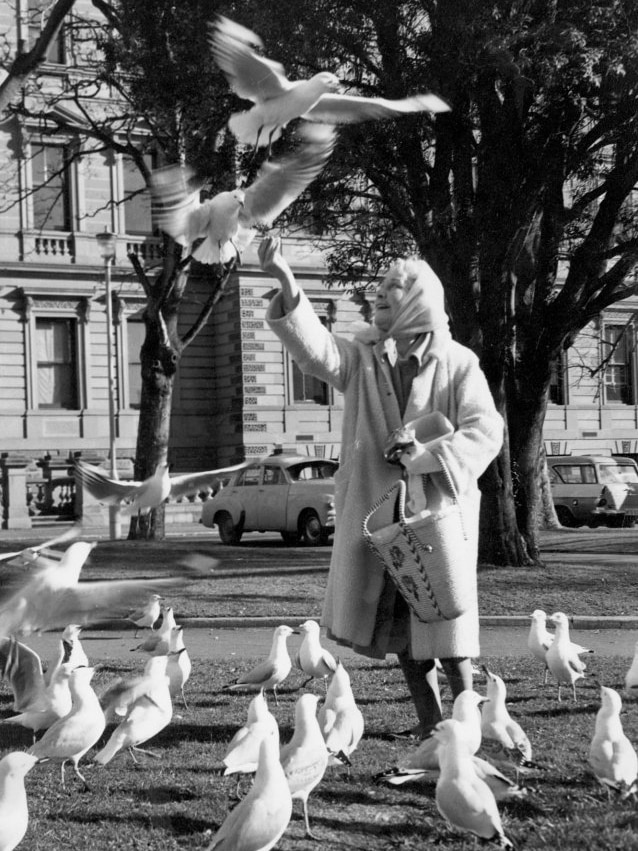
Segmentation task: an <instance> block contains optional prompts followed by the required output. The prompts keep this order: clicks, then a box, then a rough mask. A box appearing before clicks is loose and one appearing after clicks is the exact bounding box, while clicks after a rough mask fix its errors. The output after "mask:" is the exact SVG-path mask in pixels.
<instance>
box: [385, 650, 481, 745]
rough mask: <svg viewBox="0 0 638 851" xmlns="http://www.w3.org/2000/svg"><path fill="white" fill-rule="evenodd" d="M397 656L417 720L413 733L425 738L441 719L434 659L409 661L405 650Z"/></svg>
mask: <svg viewBox="0 0 638 851" xmlns="http://www.w3.org/2000/svg"><path fill="white" fill-rule="evenodd" d="M397 656H398V659H399V665H400V666H401V670H402V671H403V676H404V677H405V681H406V683H407V686H408V690H409V692H410V695H411V697H412V701H413V703H414V706H415V708H416V714H417V718H418V719H419V724H418V727H417V728H416V729H415V730H414V731H413V732H414V733H415V734H417V735H419V736H421V737H424V736H427V735H428V734H429V733H430V731H431V730H433V729H434V727H436V725H437V724H438V723H439V721H440V720H441V719H442V714H441V698H440V696H439V681H438V678H437V672H436V666H435V664H434V659H423V660H416V659H411V658H410V657H409V655H408V651H407V650H403V651H402V652H401V653H398V654H397ZM470 673H471V668H470Z"/></svg>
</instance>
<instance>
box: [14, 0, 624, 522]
mask: <svg viewBox="0 0 638 851" xmlns="http://www.w3.org/2000/svg"><path fill="white" fill-rule="evenodd" d="M85 7H86V8H87V9H89V8H92V7H91V4H90V3H88V2H87V0H78V3H77V8H78V9H80V8H82V9H84V8H85ZM47 8H48V5H47V3H46V2H44V0H18V2H17V3H15V4H14V3H11V4H9V3H8V2H5V0H0V28H1V29H2V31H3V32H4V33H5V34H6V38H7V41H8V42H9V43H11V42H13V43H14V44H16V45H17V44H18V43H19V42H22V43H23V44H25V45H26V46H27V47H28V46H31V45H32V44H33V43H34V41H35V39H37V37H38V35H39V33H40V31H41V26H42V23H43V21H44V19H45V16H46V13H47ZM68 60H69V42H68V39H67V36H66V35H65V31H64V29H63V30H61V31H60V34H59V36H58V38H57V39H56V40H55V41H54V42H53V43H52V44H51V46H50V49H49V54H48V56H47V62H46V63H45V65H44V69H43V70H44V72H45V75H44V79H45V80H46V81H48V82H47V85H50V87H51V90H52V91H54V90H55V85H56V79H60V78H61V76H62V75H65V74H67V73H69V62H68ZM73 68H74V71H73V72H74V73H78V74H79V73H81V70H78V67H77V63H76V64H75V65H74V66H73ZM56 110H57V111H58V113H59V115H60V117H61V118H63V119H64V123H65V126H66V127H73V126H75V127H76V128H77V133H73V132H69V131H67V132H66V133H65V134H60V133H59V132H55V120H54V118H55V113H56ZM69 110H70V107H67V106H64V105H63V104H59V105H57V106H54V107H52V120H51V121H49V122H48V124H46V125H42V124H38V125H37V126H36V124H35V123H32V124H30V123H29V122H28V121H24V120H18V119H17V118H15V117H11V116H9V117H6V118H5V119H4V120H3V121H2V122H0V169H1V174H2V179H1V180H0V471H1V473H2V475H1V477H0V486H1V488H2V490H1V508H2V510H1V517H2V525H3V527H4V528H7V527H25V528H26V527H28V526H29V525H31V523H32V522H35V521H37V520H38V519H50V518H57V517H67V516H69V517H70V516H72V515H73V512H74V504H75V496H74V488H73V481H72V478H71V476H70V472H71V465H72V463H73V459H74V458H75V457H77V456H78V455H80V456H81V457H83V458H85V459H87V460H90V461H94V462H98V463H99V462H104V461H105V460H106V458H107V456H108V452H109V444H110V440H111V419H110V416H109V400H110V399H112V400H113V403H114V413H113V416H114V424H113V428H114V433H115V443H116V452H117V461H118V470H119V471H120V474H121V475H122V476H124V477H126V476H130V475H131V473H132V466H133V459H134V453H135V444H136V436H137V423H138V416H139V401H140V388H141V379H140V357H139V351H140V346H141V343H142V340H143V335H144V324H143V321H142V313H143V310H144V306H145V296H144V293H143V291H142V289H141V287H140V285H139V283H138V282H137V279H136V277H135V274H134V271H133V268H132V266H131V263H130V260H129V255H135V257H137V258H138V259H139V260H140V261H141V262H142V263H143V264H144V265H145V266H146V267H147V268H153V266H157V264H159V262H160V259H161V258H160V240H159V239H158V237H157V235H156V233H155V232H154V226H153V221H152V218H151V210H150V203H149V198H148V195H147V193H145V192H144V191H143V189H144V185H143V181H142V179H141V177H140V174H139V172H138V170H137V169H136V168H135V167H134V165H133V163H132V162H131V161H130V160H128V159H127V158H126V157H125V156H122V155H121V154H118V153H114V152H112V151H110V150H104V149H103V148H102V147H101V146H100V145H97V144H96V145H95V147H94V149H91V148H90V146H89V147H86V146H85V145H83V155H82V156H81V157H80V158H75V157H72V156H71V155H70V154H71V152H72V151H73V150H74V146H75V145H77V140H78V138H80V137H81V135H82V115H81V113H80V112H79V111H77V110H76V111H73V110H71V111H69ZM149 164H150V161H149ZM105 230H106V231H109V232H112V233H114V234H115V235H116V237H117V243H116V253H115V260H114V263H113V265H112V267H109V270H110V274H111V287H112V292H113V321H112V328H110V327H109V324H108V322H107V311H106V295H105V289H106V284H105V280H106V271H107V270H106V267H105V265H104V261H103V260H102V259H101V257H100V254H99V250H98V245H97V240H96V237H97V235H98V234H99V233H101V232H103V231H105ZM284 251H285V254H286V256H287V258H288V259H289V261H290V262H291V265H292V266H293V268H294V270H295V272H296V274H297V275H298V277H299V280H300V283H301V284H302V286H303V287H304V289H305V290H306V292H307V293H308V295H309V297H310V298H311V300H312V301H313V302H314V304H315V307H316V309H317V311H318V313H319V315H320V317H321V320H322V322H323V323H324V324H325V325H326V326H327V327H329V328H330V329H331V330H332V331H334V332H335V333H337V334H345V335H347V334H348V333H349V332H350V327H351V323H352V321H353V320H355V319H360V318H361V315H360V308H359V306H358V305H357V304H356V303H355V302H353V300H352V299H351V298H350V296H349V295H348V294H347V293H344V292H340V291H335V290H329V289H328V288H327V287H326V286H325V284H324V278H325V266H324V261H323V258H322V255H321V253H320V252H319V251H318V250H316V249H315V248H313V247H312V244H311V242H310V241H307V240H304V239H303V238H301V237H293V236H288V237H285V238H284ZM272 284H273V282H272V280H270V279H268V278H266V277H265V276H264V275H263V274H262V273H261V271H260V269H259V266H258V263H257V258H256V252H255V248H254V247H251V248H250V249H249V250H248V251H247V253H246V255H245V256H244V257H243V258H242V264H241V266H240V267H239V270H238V272H237V274H236V275H235V278H234V281H233V283H232V285H231V286H230V287H229V289H228V292H227V294H226V295H225V297H224V298H223V299H222V300H221V302H219V304H218V305H217V307H216V309H215V312H214V315H213V317H212V318H211V320H210V321H209V323H208V325H207V326H206V327H205V328H204V330H203V331H202V332H201V333H200V334H199V335H198V337H197V338H196V339H195V340H194V342H193V343H192V344H191V345H190V346H189V347H188V348H187V349H186V350H185V352H184V355H183V357H182V360H181V363H180V368H179V372H178V376H177V379H176V382H175V388H174V396H173V411H172V420H171V437H170V446H169V462H171V464H172V466H173V469H174V470H175V471H176V472H186V471H190V470H205V469H211V468H214V467H217V466H222V465H226V464H229V463H234V462H236V461H239V460H243V459H244V458H248V457H258V456H261V455H264V454H267V453H269V452H270V451H272V449H273V447H274V446H276V445H281V446H282V447H283V448H285V449H286V450H295V451H298V452H301V453H303V454H311V455H319V456H322V457H330V458H338V456H339V450H340V446H339V438H340V432H341V419H342V397H341V395H340V394H339V393H337V392H335V391H334V390H333V389H332V388H330V387H327V386H326V385H324V384H322V383H321V382H319V381H317V380H315V379H313V378H311V377H309V376H304V375H302V374H301V372H300V371H299V369H298V368H297V367H296V365H295V364H294V363H293V362H292V361H291V359H290V358H289V356H288V354H287V353H286V352H285V351H284V350H283V349H282V346H281V344H280V343H279V341H278V340H277V339H276V338H275V336H274V335H273V334H272V333H271V332H270V331H269V329H268V328H267V326H266V324H265V313H266V309H267V306H268V299H269V294H270V292H271V289H272ZM206 295H207V293H206V283H205V281H204V280H203V279H202V280H200V279H198V278H197V277H196V276H193V279H192V280H191V282H190V283H189V286H188V289H187V292H186V297H185V299H184V301H183V304H182V311H181V320H180V321H181V322H182V324H183V327H184V329H186V328H187V327H189V326H190V324H191V323H192V321H193V319H194V318H195V317H196V316H197V314H198V312H199V310H200V308H201V305H202V303H203V302H204V301H205V299H206ZM635 310H636V303H634V302H633V301H627V302H624V303H622V304H620V305H617V306H615V307H614V308H613V309H611V310H609V311H608V312H607V313H606V315H605V316H602V317H600V319H599V321H598V322H597V323H595V324H594V325H592V326H591V327H590V328H588V329H586V330H585V331H584V332H583V334H582V335H581V336H580V338H579V339H578V340H577V341H576V344H575V345H574V347H573V348H572V349H570V351H569V352H567V353H565V356H564V359H563V360H562V362H561V363H558V364H556V369H555V371H554V376H553V381H552V386H551V390H550V402H549V406H548V413H547V419H546V425H545V438H546V449H547V452H548V454H568V453H591V452H603V453H605V454H609V453H614V454H626V455H632V456H634V457H638V437H637V435H638V430H637V426H638V368H637V367H638V364H637V362H636V346H635V328H634V319H635ZM109 350H110V352H111V355H112V358H113V369H112V371H111V374H110V375H109V369H108V363H109V358H108V356H107V355H108V352H109Z"/></svg>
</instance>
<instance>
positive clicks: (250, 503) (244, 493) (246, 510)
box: [232, 466, 261, 532]
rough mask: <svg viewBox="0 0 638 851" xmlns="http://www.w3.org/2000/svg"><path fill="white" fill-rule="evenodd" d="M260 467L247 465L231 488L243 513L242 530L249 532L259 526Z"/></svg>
mask: <svg viewBox="0 0 638 851" xmlns="http://www.w3.org/2000/svg"><path fill="white" fill-rule="evenodd" d="M260 486H261V467H258V466H255V467H247V468H246V469H245V470H244V471H243V473H242V474H241V476H240V477H239V478H238V480H237V484H236V485H235V487H234V488H233V494H232V495H233V496H234V497H236V498H237V500H238V502H239V504H240V505H241V510H242V512H243V515H244V530H245V531H246V532H251V531H255V530H258V529H259V528H260V527H259V506H260V501H261V500H260V497H261V487H260Z"/></svg>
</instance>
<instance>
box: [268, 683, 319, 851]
mask: <svg viewBox="0 0 638 851" xmlns="http://www.w3.org/2000/svg"><path fill="white" fill-rule="evenodd" d="M318 701H319V698H318V697H317V696H316V695H314V694H302V695H301V697H300V698H299V699H298V700H297V705H296V706H295V730H294V733H293V736H292V739H291V740H290V741H289V742H288V744H287V745H284V746H283V747H282V748H281V752H280V761H281V764H282V766H283V769H284V774H285V775H286V780H287V781H288V786H289V787H290V793H291V795H292V799H293V801H294V800H297V799H299V800H301V802H302V805H303V817H304V823H305V826H306V836H307V837H309V838H310V839H316V837H315V836H314V834H313V833H312V831H311V830H310V821H309V819H308V796H309V795H310V793H311V792H312V790H313V789H314V788H315V786H317V785H318V784H319V783H320V782H321V779H322V778H323V775H324V774H325V772H326V768H327V766H328V756H329V754H328V748H327V747H326V743H325V742H324V739H323V736H322V734H321V729H320V727H319V722H318V721H317V703H318Z"/></svg>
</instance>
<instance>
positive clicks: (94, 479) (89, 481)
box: [75, 461, 252, 514]
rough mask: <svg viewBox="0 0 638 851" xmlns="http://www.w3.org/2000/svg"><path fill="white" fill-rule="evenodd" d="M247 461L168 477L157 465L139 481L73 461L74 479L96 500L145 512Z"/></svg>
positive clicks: (163, 467) (211, 483)
mask: <svg viewBox="0 0 638 851" xmlns="http://www.w3.org/2000/svg"><path fill="white" fill-rule="evenodd" d="M250 463H252V462H251V461H243V462H242V463H241V464H235V465H234V466H232V467H220V468H219V469H217V470H206V471H204V472H201V473H183V474H182V475H179V476H171V475H170V474H169V472H168V464H165V463H163V464H158V465H157V467H156V468H155V472H154V473H153V474H152V475H151V476H149V477H148V478H147V479H144V481H143V482H137V481H120V479H113V478H111V477H110V476H109V475H108V474H107V473H106V471H105V470H102V469H101V468H100V467H95V466H94V465H93V464H87V463H86V462H85V461H76V463H75V478H76V481H78V482H79V483H80V484H81V485H82V486H83V487H85V488H86V489H87V490H88V491H89V493H90V494H91V496H93V497H94V498H95V499H96V500H97V501H98V502H103V503H110V504H114V505H115V504H118V503H119V504H120V505H121V506H124V507H126V508H129V509H130V510H132V511H139V512H140V513H141V514H148V513H149V511H150V510H151V509H152V508H156V507H157V506H158V505H161V504H162V503H163V502H164V501H165V500H166V499H168V498H169V497H170V498H171V499H177V498H178V497H182V496H188V494H193V493H198V492H199V491H201V490H205V489H206V488H208V487H213V486H214V485H215V484H216V483H219V482H220V481H221V480H222V479H223V478H224V477H225V476H227V475H228V474H229V473H234V472H235V470H242V469H243V468H244V467H247V466H248V465H249V464H250Z"/></svg>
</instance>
